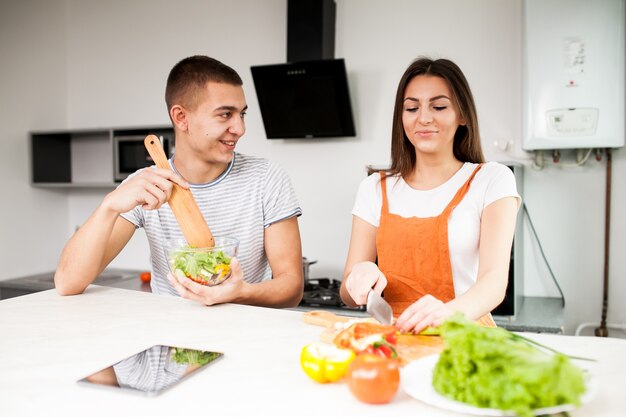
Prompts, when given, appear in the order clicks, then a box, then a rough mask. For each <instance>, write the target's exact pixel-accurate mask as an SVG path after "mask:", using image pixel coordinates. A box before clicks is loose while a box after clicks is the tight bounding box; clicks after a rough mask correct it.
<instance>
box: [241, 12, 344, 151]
mask: <svg viewBox="0 0 626 417" xmlns="http://www.w3.org/2000/svg"><path fill="white" fill-rule="evenodd" d="M334 53H335V2H334V0H288V2H287V61H288V62H287V63H284V64H273V65H257V66H252V67H251V72H252V79H253V81H254V86H255V90H256V93H257V98H258V101H259V108H260V110H261V116H262V118H263V125H264V127H265V133H266V136H267V138H268V139H297V138H328V137H346V136H355V135H356V132H355V129H354V120H353V116H352V106H351V104H350V93H349V88H348V77H347V72H346V66H345V62H344V60H343V59H335V58H334Z"/></svg>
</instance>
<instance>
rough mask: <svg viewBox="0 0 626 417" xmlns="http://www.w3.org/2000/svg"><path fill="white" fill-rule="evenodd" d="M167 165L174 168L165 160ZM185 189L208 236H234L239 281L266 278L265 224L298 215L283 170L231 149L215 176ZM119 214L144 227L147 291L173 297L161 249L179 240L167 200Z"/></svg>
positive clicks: (174, 293)
mask: <svg viewBox="0 0 626 417" xmlns="http://www.w3.org/2000/svg"><path fill="white" fill-rule="evenodd" d="M170 165H171V166H172V168H174V166H173V164H172V162H171V160H170ZM144 169H149V168H144ZM133 175H136V174H133ZM129 178H131V177H129ZM190 189H191V193H192V194H193V197H194V199H195V200H196V203H197V204H198V207H199V208H200V211H201V212H202V215H203V217H204V219H205V220H206V222H207V224H208V225H209V229H211V232H212V233H213V235H214V236H222V237H234V238H236V239H238V240H239V251H238V254H237V259H238V260H239V263H240V265H241V269H242V271H243V274H244V280H245V281H247V282H261V281H264V280H268V279H270V278H271V277H272V271H271V269H270V266H269V262H268V260H267V256H266V254H265V245H264V239H265V228H267V227H269V226H270V225H272V224H273V223H276V222H279V221H281V220H284V219H287V218H290V217H293V216H300V215H301V214H302V210H301V209H300V206H299V205H298V201H297V199H296V195H295V192H294V190H293V187H292V185H291V181H289V177H288V176H287V174H286V173H285V171H284V170H283V169H282V168H280V167H279V166H278V165H277V164H275V163H273V162H271V161H269V160H267V159H264V158H258V157H253V156H247V155H243V154H240V153H235V156H234V158H233V160H232V161H231V163H230V164H229V165H228V168H227V169H226V171H224V172H223V173H222V174H221V175H220V176H219V177H218V178H216V179H215V180H213V181H211V182H210V183H207V184H190ZM122 217H124V218H125V219H126V220H128V221H130V222H131V223H133V224H134V225H135V226H136V227H137V228H139V227H143V228H144V229H145V231H146V236H147V237H148V243H149V244H150V260H151V263H152V280H151V281H150V285H151V287H152V292H153V293H156V294H172V295H178V293H177V292H176V290H175V289H174V287H172V285H171V284H170V282H169V281H168V279H167V273H168V271H169V267H168V265H167V259H166V255H165V249H164V247H165V244H166V242H167V241H169V240H178V239H184V238H183V234H182V232H181V230H180V227H179V226H178V222H177V221H176V217H174V214H173V213H172V209H171V208H170V206H169V204H167V203H166V204H164V205H163V206H161V207H160V208H159V209H158V210H144V209H143V208H141V206H137V207H135V208H134V209H132V210H131V211H129V212H127V213H124V214H122Z"/></svg>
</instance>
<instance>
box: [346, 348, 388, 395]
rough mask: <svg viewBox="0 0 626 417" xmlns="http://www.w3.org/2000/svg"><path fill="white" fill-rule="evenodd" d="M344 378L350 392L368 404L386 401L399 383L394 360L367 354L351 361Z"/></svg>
mask: <svg viewBox="0 0 626 417" xmlns="http://www.w3.org/2000/svg"><path fill="white" fill-rule="evenodd" d="M346 378H347V382H348V387H349V388H350V391H351V392H352V394H354V396H355V397H356V398H357V399H359V400H360V401H363V402H365V403H369V404H384V403H388V402H389V401H391V400H392V399H393V397H394V396H395V395H396V392H398V387H399V385H400V371H399V370H398V363H397V362H396V361H395V360H393V359H388V358H383V357H380V356H374V355H367V354H365V355H360V356H357V357H356V359H355V360H353V361H352V363H351V364H350V366H349V367H348V373H347V375H346Z"/></svg>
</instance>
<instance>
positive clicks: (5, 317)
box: [0, 286, 626, 417]
mask: <svg viewBox="0 0 626 417" xmlns="http://www.w3.org/2000/svg"><path fill="white" fill-rule="evenodd" d="M301 316H302V313H300V312H297V311H289V310H277V309H267V308H259V307H249V306H241V305H221V306H215V307H204V306H201V305H199V304H197V303H194V302H190V301H187V300H183V299H181V298H177V297H166V296H157V295H153V294H149V293H142V292H138V291H129V290H122V289H116V288H109V287H100V286H90V287H89V288H88V289H87V290H86V292H85V293H84V294H83V295H80V296H73V297H61V296H59V295H57V294H56V292H55V291H54V290H50V291H44V292H40V293H36V294H31V295H26V296H23V297H17V298H12V299H9V300H4V301H1V302H0V377H1V378H0V416H2V417H13V416H32V417H35V416H67V417H71V416H80V417H83V416H89V417H92V416H93V417H95V416H120V415H131V413H132V415H135V416H137V415H140V416H167V417H172V416H185V415H188V416H220V417H221V416H230V415H233V416H234V415H241V416H255V415H259V416H295V415H298V416H320V415H328V416H335V415H346V416H359V417H360V416H385V415H389V416H394V417H395V416H456V415H458V414H455V413H452V412H448V411H445V410H440V409H436V408H433V407H431V406H428V405H426V404H423V403H421V402H419V401H417V400H414V399H413V398H411V397H409V396H408V395H407V394H405V393H404V392H403V391H400V392H399V393H398V395H397V396H396V398H395V399H394V400H393V401H392V402H391V403H389V404H386V405H382V406H371V405H366V404H363V403H360V402H358V401H357V400H356V399H355V398H354V397H353V396H352V395H351V394H350V392H349V391H348V388H347V386H346V385H345V384H344V383H335V384H326V385H322V384H317V383H315V382H313V381H312V380H310V379H309V378H308V377H307V376H306V375H305V374H304V373H303V372H302V371H301V369H300V364H299V355H300V350H301V348H302V346H304V345H305V344H306V343H309V342H312V341H315V340H317V339H318V337H319V335H320V333H321V328H319V327H315V326H310V325H306V324H304V323H303V322H302V317H301ZM532 337H534V338H536V339H537V340H538V341H540V342H541V343H545V344H548V345H550V346H552V347H554V348H556V349H560V350H562V351H564V352H566V353H568V354H571V355H579V356H588V357H594V358H597V359H598V360H599V361H598V362H597V363H596V364H595V371H594V372H595V374H596V376H597V382H598V383H599V392H598V394H597V396H596V397H595V398H594V399H593V400H592V401H591V402H590V403H589V404H587V405H585V406H583V407H582V408H580V409H578V410H576V411H574V412H572V413H571V416H572V417H575V416H594V417H602V416H607V417H608V416H611V417H612V416H620V415H626V392H625V391H624V385H625V383H626V355H625V354H626V341H625V340H621V339H598V338H592V337H574V336H557V335H545V334H541V335H532ZM155 344H165V345H167V344H170V345H176V346H184V347H189V348H198V349H204V350H215V351H220V352H224V353H225V356H224V358H222V359H221V360H220V361H218V362H216V363H215V364H213V365H211V366H210V367H209V368H207V369H205V370H202V371H200V372H198V373H197V374H195V375H192V376H191V377H190V378H189V379H188V380H186V381H183V382H181V383H180V384H178V385H176V386H174V387H172V388H171V389H170V390H168V391H166V392H165V393H163V394H161V395H160V396H157V397H145V396H141V395H135V394H128V393H124V392H114V391H107V390H103V389H94V388H90V387H85V386H82V385H79V384H77V383H76V381H77V380H78V379H80V378H82V377H84V376H86V375H88V374H90V373H91V372H94V371H97V370H99V369H101V368H104V367H107V366H109V365H112V364H113V363H115V362H117V361H118V360H120V359H122V358H124V357H127V356H129V355H131V354H134V353H137V352H139V351H140V350H142V349H144V348H146V347H149V346H152V345H155Z"/></svg>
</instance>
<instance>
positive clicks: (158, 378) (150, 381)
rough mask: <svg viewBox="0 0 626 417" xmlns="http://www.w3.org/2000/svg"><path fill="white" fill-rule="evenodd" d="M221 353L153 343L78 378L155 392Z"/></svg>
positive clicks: (159, 391) (139, 390) (80, 381)
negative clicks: (112, 363)
mask: <svg viewBox="0 0 626 417" xmlns="http://www.w3.org/2000/svg"><path fill="white" fill-rule="evenodd" d="M222 356H223V354H222V353H220V352H210V351H204V350H196V349H186V348H181V347H175V346H163V345H155V346H152V347H151V348H148V349H146V350H143V351H141V352H139V353H137V354H135V355H132V356H129V357H128V358H126V359H123V360H121V361H119V362H117V363H115V364H114V365H111V366H109V367H108V368H105V369H102V370H100V371H98V372H95V373H93V374H91V375H89V376H86V377H85V378H83V379H81V380H79V381H78V382H79V383H84V384H89V385H94V386H101V387H106V388H112V389H116V390H126V391H133V392H137V393H142V394H146V395H157V394H159V393H161V392H163V391H164V390H165V389H167V388H169V387H171V386H172V385H174V384H176V383H178V382H179V381H181V380H183V379H185V378H186V377H188V376H189V375H191V374H193V373H195V372H197V371H198V370H199V369H202V368H204V367H206V366H207V365H209V364H211V363H213V362H215V361H216V360H217V359H219V358H221V357H222Z"/></svg>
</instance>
